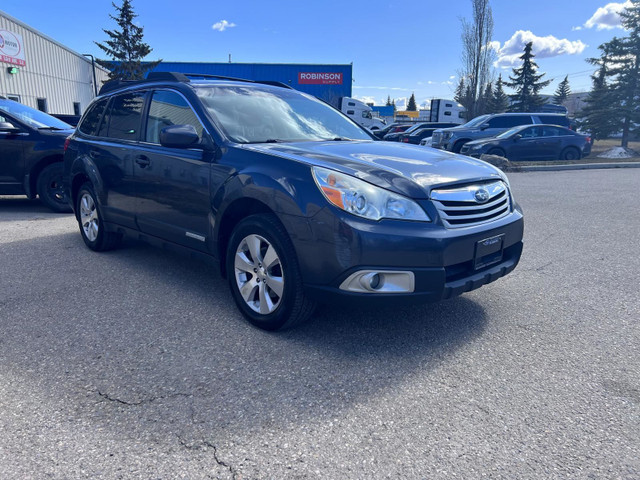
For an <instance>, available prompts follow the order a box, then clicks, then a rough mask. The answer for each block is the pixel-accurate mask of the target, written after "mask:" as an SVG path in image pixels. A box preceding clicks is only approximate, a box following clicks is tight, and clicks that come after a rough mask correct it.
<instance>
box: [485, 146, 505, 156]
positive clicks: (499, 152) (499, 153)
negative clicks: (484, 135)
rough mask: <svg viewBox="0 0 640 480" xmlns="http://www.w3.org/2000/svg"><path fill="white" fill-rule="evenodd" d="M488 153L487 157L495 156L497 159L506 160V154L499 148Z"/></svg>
mask: <svg viewBox="0 0 640 480" xmlns="http://www.w3.org/2000/svg"><path fill="white" fill-rule="evenodd" d="M488 153H489V155H497V156H498V157H502V158H507V154H506V153H505V151H504V150H503V149H501V148H492V149H491V150H489V152H488Z"/></svg>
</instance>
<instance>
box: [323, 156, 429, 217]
mask: <svg viewBox="0 0 640 480" xmlns="http://www.w3.org/2000/svg"><path fill="white" fill-rule="evenodd" d="M313 178H314V179H315V181H316V184H317V185H318V188H320V191H321V192H322V194H323V195H324V196H325V198H326V199H327V200H328V201H329V202H330V203H332V204H333V205H335V206H336V207H339V208H341V209H342V210H344V211H345V212H349V213H352V214H353V215H357V216H359V217H364V218H368V219H370V220H380V219H381V218H395V219H399V220H417V221H421V222H430V221H431V219H430V218H429V216H428V215H427V214H426V213H425V211H424V210H423V209H422V208H421V207H420V205H418V204H417V203H416V202H414V201H413V200H410V199H408V198H405V197H403V196H401V195H397V194H395V193H391V192H389V191H387V190H385V189H384V188H380V187H376V186H374V185H371V184H370V183H367V182H365V181H363V180H359V179H357V178H355V177H352V176H351V175H345V174H343V173H338V172H335V171H333V170H328V169H326V168H320V167H313Z"/></svg>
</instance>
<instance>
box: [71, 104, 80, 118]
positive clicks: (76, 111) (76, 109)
mask: <svg viewBox="0 0 640 480" xmlns="http://www.w3.org/2000/svg"><path fill="white" fill-rule="evenodd" d="M80 112H81V110H80V102H73V114H74V115H80Z"/></svg>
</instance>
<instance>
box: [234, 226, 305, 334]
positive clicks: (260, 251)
mask: <svg viewBox="0 0 640 480" xmlns="http://www.w3.org/2000/svg"><path fill="white" fill-rule="evenodd" d="M226 267H227V276H228V280H229V287H230V288H231V293H232V294H233V298H234V300H235V302H236V305H237V306H238V308H239V309H240V311H241V312H242V314H243V315H244V316H245V318H247V320H249V322H251V323H252V324H253V325H255V326H256V327H259V328H262V329H264V330H283V329H287V328H291V327H293V326H295V325H297V324H300V323H302V322H303V321H305V320H306V319H307V318H309V316H311V314H312V313H313V309H314V303H313V302H312V301H311V300H309V299H308V298H307V296H306V295H305V293H304V289H303V285H302V277H301V275H300V270H299V267H298V259H297V258H296V254H295V251H294V248H293V244H292V243H291V240H290V239H289V236H288V235H287V232H286V230H285V229H284V227H283V226H282V224H281V223H280V221H279V220H278V218H277V217H275V216H274V215H271V214H267V215H251V216H249V217H247V218H245V219H244V220H242V221H241V222H240V223H238V225H237V226H236V227H235V229H234V230H233V233H232V234H231V239H230V241H229V245H228V248H227V254H226Z"/></svg>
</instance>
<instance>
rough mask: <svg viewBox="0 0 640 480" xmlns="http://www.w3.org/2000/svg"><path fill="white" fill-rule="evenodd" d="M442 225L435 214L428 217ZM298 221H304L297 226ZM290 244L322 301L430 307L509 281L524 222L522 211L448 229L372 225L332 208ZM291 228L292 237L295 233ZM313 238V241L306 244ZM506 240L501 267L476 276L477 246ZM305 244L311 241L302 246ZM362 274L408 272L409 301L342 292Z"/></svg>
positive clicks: (398, 223)
mask: <svg viewBox="0 0 640 480" xmlns="http://www.w3.org/2000/svg"><path fill="white" fill-rule="evenodd" d="M428 213H429V215H430V216H431V218H437V214H435V212H432V211H429V212H428ZM296 221H298V220H296ZM306 221H307V222H308V223H307V225H306V226H305V227H304V228H297V229H296V231H297V232H301V231H304V232H305V235H297V236H296V237H295V238H292V240H293V242H294V246H295V249H296V253H297V256H298V260H299V264H300V269H301V274H302V277H303V282H304V284H305V287H306V289H307V291H308V292H309V294H310V295H312V296H313V297H315V298H317V299H319V300H323V301H335V300H339V299H343V300H344V299H346V300H349V301H354V300H363V301H365V302H383V303H393V302H402V303H406V302H429V301H437V300H440V299H444V298H450V297H453V296H456V295H460V294H462V293H464V292H468V291H471V290H474V289H476V288H479V287H481V286H482V285H485V284H487V283H490V282H493V281H495V280H497V279H498V278H500V277H503V276H505V275H507V274H508V273H510V272H511V271H512V270H513V269H514V268H515V267H516V265H517V264H518V262H519V260H520V255H521V254H522V247H523V244H522V237H523V232H524V221H523V217H522V212H521V211H520V209H519V208H518V207H517V206H516V208H515V209H514V210H513V212H511V213H510V214H509V215H507V216H505V217H503V218H501V219H499V220H497V221H495V222H491V223H487V224H483V225H478V226H474V227H465V228H450V229H448V228H445V227H444V226H442V225H440V224H438V222H437V221H436V222H433V223H424V222H404V221H393V220H381V221H379V222H372V221H367V220H364V219H360V218H357V217H353V216H351V215H349V214H346V213H343V212H341V211H338V210H337V209H334V208H332V207H326V208H325V209H323V210H322V211H320V212H319V213H318V214H317V215H316V216H314V217H313V218H311V219H306ZM290 228H291V227H290V226H287V229H288V230H289V231H291V230H290ZM307 235H308V237H307ZM498 235H503V236H504V237H503V256H502V259H501V261H500V262H498V263H495V264H492V265H489V266H487V267H484V268H480V269H475V268H474V256H475V249H476V244H477V242H479V241H480V240H484V239H487V238H490V237H494V236H498ZM303 237H307V238H303ZM359 270H379V271H382V272H384V271H385V270H393V271H410V272H413V274H414V276H415V289H414V291H413V292H411V293H353V292H348V291H345V290H341V289H340V285H341V284H342V283H343V282H344V281H345V279H347V278H348V277H349V276H350V275H352V274H353V273H354V272H357V271H359Z"/></svg>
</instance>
